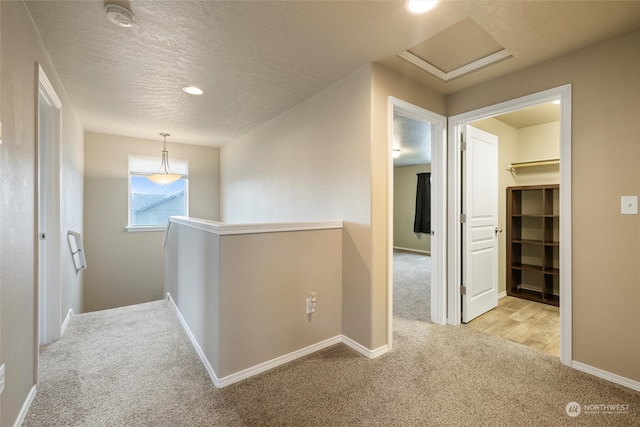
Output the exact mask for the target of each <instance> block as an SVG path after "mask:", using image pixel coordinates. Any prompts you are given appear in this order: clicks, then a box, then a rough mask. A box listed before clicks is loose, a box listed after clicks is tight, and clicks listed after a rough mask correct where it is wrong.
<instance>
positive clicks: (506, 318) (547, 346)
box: [467, 296, 560, 357]
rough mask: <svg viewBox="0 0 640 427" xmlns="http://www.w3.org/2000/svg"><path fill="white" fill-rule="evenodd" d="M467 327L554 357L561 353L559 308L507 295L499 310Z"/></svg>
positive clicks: (494, 310) (483, 316)
mask: <svg viewBox="0 0 640 427" xmlns="http://www.w3.org/2000/svg"><path fill="white" fill-rule="evenodd" d="M467 326H469V327H470V328H473V329H475V330H478V331H481V332H484V333H486V334H489V335H495V336H499V337H502V338H507V339H509V340H511V341H515V342H518V343H520V344H523V345H526V346H528V347H532V348H535V349H537V350H540V351H542V352H544V353H547V354H550V355H552V356H556V357H558V356H559V354H560V310H559V309H558V307H554V306H551V305H547V304H541V303H537V302H533V301H527V300H524V299H521V298H514V297H509V296H507V297H504V298H501V299H500V300H499V301H498V307H496V308H494V309H493V310H491V311H489V312H487V313H485V314H483V315H482V316H480V317H477V318H476V319H473V320H472V321H471V322H469V323H467Z"/></svg>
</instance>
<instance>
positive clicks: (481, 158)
mask: <svg viewBox="0 0 640 427" xmlns="http://www.w3.org/2000/svg"><path fill="white" fill-rule="evenodd" d="M463 136H464V138H463V141H465V145H466V148H465V149H464V151H463V153H462V158H463V160H462V164H463V190H462V212H463V218H464V220H463V225H462V286H463V289H464V291H463V292H462V321H463V322H464V323H467V322H469V321H471V320H472V319H474V318H476V317H478V316H480V315H481V314H484V313H486V312H487V311H489V310H491V309H493V308H495V307H497V306H498V238H497V232H498V137H497V136H495V135H492V134H490V133H488V132H485V131H482V130H480V129H476V128H474V127H472V126H469V125H467V126H465V129H464V132H463Z"/></svg>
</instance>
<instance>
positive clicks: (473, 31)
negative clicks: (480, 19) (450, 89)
mask: <svg viewBox="0 0 640 427" xmlns="http://www.w3.org/2000/svg"><path fill="white" fill-rule="evenodd" d="M399 56H400V57H401V58H403V59H405V60H407V61H409V62H411V63H413V64H414V65H416V66H418V67H420V68H422V69H423V70H425V71H428V72H429V73H431V74H433V75H435V76H436V77H439V78H440V79H442V80H444V81H448V80H451V79H453V78H456V77H459V76H461V75H463V74H467V73H470V72H472V71H475V70H478V69H480V68H484V67H486V66H489V65H492V64H495V63H497V62H499V61H502V60H504V59H507V58H509V57H511V53H510V52H509V51H508V50H506V49H505V48H504V47H503V46H502V45H501V44H500V43H498V42H497V41H496V40H495V39H494V38H493V37H491V35H490V34H489V33H487V32H486V31H485V30H484V29H482V28H481V27H480V26H479V25H478V24H477V23H476V22H475V21H474V20H473V19H471V18H465V19H463V20H462V21H459V22H458V23H456V24H454V25H452V26H451V27H449V28H447V29H446V30H444V31H441V32H440V33H438V34H436V35H435V36H433V37H431V38H429V39H427V40H425V41H423V42H422V43H420V44H418V45H416V46H414V47H412V48H411V49H409V50H407V51H404V52H402V53H401V54H400V55H399Z"/></svg>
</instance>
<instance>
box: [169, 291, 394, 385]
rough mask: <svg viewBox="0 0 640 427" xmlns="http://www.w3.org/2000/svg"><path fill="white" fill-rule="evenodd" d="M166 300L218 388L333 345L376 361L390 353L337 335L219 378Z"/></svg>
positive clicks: (179, 315)
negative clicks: (339, 345) (351, 350)
mask: <svg viewBox="0 0 640 427" xmlns="http://www.w3.org/2000/svg"><path fill="white" fill-rule="evenodd" d="M166 298H167V301H168V303H169V305H170V306H171V307H172V308H173V311H174V312H175V313H176V316H177V317H178V320H179V321H180V324H181V325H182V328H183V329H184V331H185V332H186V334H187V336H188V337H189V340H190V341H191V344H192V345H193V348H194V349H195V351H196V353H197V354H198V357H199V358H200V360H201V361H202V364H203V365H204V367H205V369H206V370H207V373H208V374H209V377H210V378H211V381H212V382H213V385H214V386H216V387H217V388H222V387H226V386H228V385H231V384H233V383H236V382H238V381H242V380H245V379H247V378H250V377H252V376H254V375H257V374H260V373H262V372H266V371H268V370H270V369H273V368H275V367H278V366H280V365H283V364H285V363H288V362H291V361H293V360H296V359H299V358H301V357H303V356H307V355H309V354H311V353H315V352H316V351H319V350H322V349H325V348H327V347H331V346H332V345H335V344H340V343H343V344H345V345H347V346H348V347H350V348H352V349H353V350H355V351H357V352H358V353H360V354H362V355H364V356H366V357H368V358H369V359H375V358H376V357H379V356H382V355H383V354H385V353H387V352H388V351H389V347H388V346H387V345H385V346H382V347H380V348H377V349H375V350H369V349H368V348H366V347H364V346H363V345H361V344H358V343H357V342H355V341H353V340H352V339H350V338H348V337H345V336H344V335H337V336H335V337H332V338H328V339H326V340H323V341H320V342H317V343H315V344H312V345H310V346H307V347H304V348H301V349H299V350H296V351H293V352H291V353H288V354H284V355H282V356H279V357H276V358H275V359H272V360H268V361H266V362H263V363H260V364H258V365H256V366H252V367H250V368H247V369H243V370H242V371H239V372H236V373H233V374H231V375H227V376H226V377H223V378H219V377H218V376H217V375H216V373H215V371H214V369H213V367H212V366H211V364H210V363H209V360H208V359H207V356H206V355H205V354H204V351H202V348H201V347H200V344H199V343H198V340H197V339H196V337H195V336H194V335H193V333H192V332H191V329H190V328H189V325H188V324H187V322H186V321H185V320H184V317H182V314H181V313H180V309H178V306H177V305H176V303H175V301H174V300H173V298H172V297H171V294H169V293H167V296H166Z"/></svg>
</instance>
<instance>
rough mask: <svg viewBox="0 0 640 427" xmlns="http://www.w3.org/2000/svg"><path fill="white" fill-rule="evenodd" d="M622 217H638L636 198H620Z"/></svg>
mask: <svg viewBox="0 0 640 427" xmlns="http://www.w3.org/2000/svg"><path fill="white" fill-rule="evenodd" d="M620 213H621V214H622V215H638V196H622V197H621V198H620Z"/></svg>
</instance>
